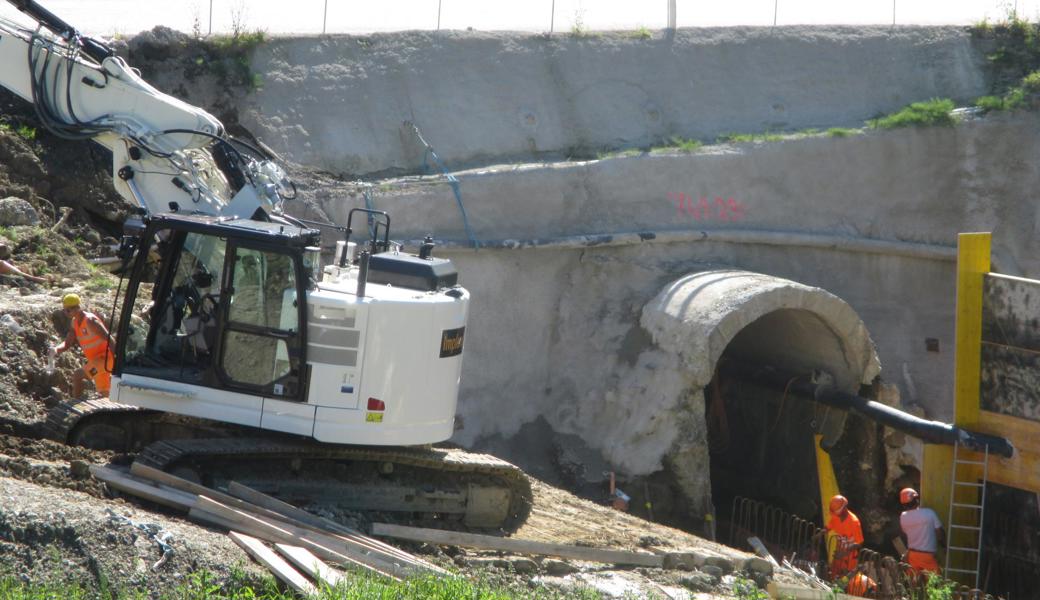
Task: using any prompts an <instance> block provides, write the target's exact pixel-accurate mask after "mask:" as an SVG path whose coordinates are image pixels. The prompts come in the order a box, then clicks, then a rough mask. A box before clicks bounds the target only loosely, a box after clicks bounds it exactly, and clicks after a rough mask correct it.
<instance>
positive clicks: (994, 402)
mask: <svg viewBox="0 0 1040 600" xmlns="http://www.w3.org/2000/svg"><path fill="white" fill-rule="evenodd" d="M982 289H983V301H982V380H981V382H980V386H979V388H980V395H981V397H980V404H981V407H982V408H983V409H985V410H989V411H993V412H998V413H1001V414H1005V415H1011V416H1014V417H1021V418H1023V419H1032V420H1034V421H1040V281H1036V280H1033V279H1023V278H1020V277H1006V276H1000V275H989V276H987V277H986V278H985V279H984V283H983V288H982Z"/></svg>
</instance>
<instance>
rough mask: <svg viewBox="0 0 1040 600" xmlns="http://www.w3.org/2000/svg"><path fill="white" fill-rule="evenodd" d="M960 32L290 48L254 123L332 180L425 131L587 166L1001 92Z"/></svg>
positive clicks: (311, 41)
mask: <svg viewBox="0 0 1040 600" xmlns="http://www.w3.org/2000/svg"><path fill="white" fill-rule="evenodd" d="M985 65H986V62H985V58H984V53H983V52H979V51H977V50H976V49H975V48H974V47H973V41H972V39H971V37H970V35H969V34H968V33H967V31H966V30H965V29H964V28H961V27H899V28H889V27H816V28H810V27H780V28H725V29H685V30H679V31H678V32H677V33H676V34H675V35H674V36H665V35H664V34H661V33H658V34H656V35H655V36H654V37H653V38H652V39H642V38H639V37H635V36H632V35H626V34H623V33H607V34H602V35H600V34H596V35H594V36H588V37H575V36H571V35H554V36H552V37H548V38H547V37H545V36H542V35H530V34H515V33H498V34H495V33H477V32H457V31H456V32H448V31H445V32H411V33H400V34H388V35H373V36H368V37H353V36H332V37H322V38H306V39H277V40H274V41H273V42H272V43H270V44H266V45H264V46H262V47H261V48H260V50H259V51H258V52H257V54H256V55H255V57H254V59H253V63H252V69H253V71H254V72H255V73H258V74H259V75H260V76H261V77H262V78H263V87H262V88H261V89H260V90H258V91H257V92H256V93H254V94H250V95H248V96H247V97H245V98H244V99H243V103H241V104H240V105H239V106H238V107H237V108H238V110H239V113H240V115H239V118H240V120H241V122H242V123H243V124H244V125H246V126H247V127H248V128H250V129H251V130H252V131H253V132H254V133H256V134H257V135H259V136H260V137H262V138H263V139H264V141H265V142H266V143H268V144H269V145H270V146H272V147H273V148H274V149H275V150H277V151H278V152H280V153H282V154H284V155H285V156H287V157H289V158H291V159H292V160H294V161H297V162H300V163H303V164H307V165H310V166H315V167H319V168H322V169H327V170H329V171H332V172H334V173H349V174H364V173H372V172H386V171H392V170H399V171H409V172H414V171H415V170H416V169H417V168H419V167H420V166H421V165H422V163H423V150H424V149H423V147H422V146H420V145H419V144H418V142H417V141H416V138H415V136H414V134H413V133H412V132H411V130H409V129H407V128H405V127H403V126H402V124H403V123H404V122H405V121H410V122H413V123H415V124H417V125H418V126H419V128H420V129H421V130H422V132H423V135H424V136H425V138H426V140H427V141H428V142H429V143H430V144H432V145H433V146H434V147H435V148H436V149H437V151H438V154H439V155H440V156H441V158H442V159H443V160H445V161H447V162H448V163H449V164H450V165H452V166H453V167H455V168H459V167H463V166H465V165H467V164H470V163H475V162H480V163H487V162H495V161H502V160H530V159H532V158H535V157H540V156H546V155H548V156H563V157H566V156H589V155H590V154H591V155H593V156H594V155H595V153H596V151H597V150H599V149H602V148H617V147H632V146H647V145H650V144H652V143H655V142H660V141H661V140H666V139H668V138H670V137H672V136H682V137H687V138H698V139H707V140H712V139H714V138H715V137H716V136H718V135H720V134H723V133H726V132H738V133H739V132H760V131H765V130H770V129H771V130H790V129H800V128H805V127H829V126H834V125H849V124H851V125H855V126H858V125H860V124H861V123H862V122H863V121H864V120H865V119H869V118H872V117H874V116H876V115H878V114H883V113H887V112H891V111H893V110H896V109H898V108H900V107H902V106H904V105H906V104H909V103H910V102H915V101H919V100H926V99H928V98H932V97H950V98H954V99H955V100H958V101H969V100H971V99H973V98H976V97H978V96H981V95H984V94H986V93H989V92H988V83H987V77H986V74H985V71H984V69H985Z"/></svg>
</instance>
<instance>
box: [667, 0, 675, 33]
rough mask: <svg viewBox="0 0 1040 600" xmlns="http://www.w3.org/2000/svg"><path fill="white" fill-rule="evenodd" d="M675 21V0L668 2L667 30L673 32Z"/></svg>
mask: <svg viewBox="0 0 1040 600" xmlns="http://www.w3.org/2000/svg"><path fill="white" fill-rule="evenodd" d="M676 20H677V18H676V14H675V0H668V29H671V30H672V31H673V32H674V31H675V22H676Z"/></svg>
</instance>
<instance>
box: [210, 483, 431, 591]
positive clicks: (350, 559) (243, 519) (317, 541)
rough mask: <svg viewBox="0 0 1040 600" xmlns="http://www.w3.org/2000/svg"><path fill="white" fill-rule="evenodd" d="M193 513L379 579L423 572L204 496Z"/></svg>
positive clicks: (414, 567)
mask: <svg viewBox="0 0 1040 600" xmlns="http://www.w3.org/2000/svg"><path fill="white" fill-rule="evenodd" d="M197 512H205V513H209V514H211V515H215V516H218V517H220V518H222V519H224V520H226V521H227V522H228V523H231V524H232V525H234V528H235V529H240V528H241V530H242V531H245V532H246V533H248V534H250V535H255V536H257V537H260V538H262V539H266V540H268V541H271V542H278V543H286V544H293V545H300V546H303V547H305V548H307V549H308V550H310V551H312V552H314V553H315V554H317V555H318V556H320V557H321V558H324V559H326V560H333V561H335V562H338V563H341V564H346V565H348V566H352V567H355V568H364V569H369V570H372V571H375V572H377V573H380V574H382V575H386V576H393V577H407V576H409V575H414V574H416V573H419V572H424V571H423V570H422V569H420V568H418V567H416V566H414V565H404V564H401V563H391V562H387V561H386V560H385V559H384V558H383V557H380V556H374V555H372V554H371V553H366V552H362V551H359V550H358V549H357V548H354V547H349V546H346V545H344V544H343V543H341V542H340V541H339V540H336V539H335V538H330V537H329V536H325V535H322V534H319V533H316V532H314V531H310V530H306V529H300V528H297V527H294V526H292V525H289V524H285V523H281V522H274V521H270V520H268V519H265V518H263V517H260V516H257V515H251V514H249V513H247V512H244V511H240V510H237V509H233V508H231V507H228V506H225V505H223V504H221V503H219V502H216V501H215V500H211V499H209V498H206V497H205V496H200V497H199V501H198V502H197V503H196V505H195V507H194V508H193V509H192V515H195V514H196V513H197Z"/></svg>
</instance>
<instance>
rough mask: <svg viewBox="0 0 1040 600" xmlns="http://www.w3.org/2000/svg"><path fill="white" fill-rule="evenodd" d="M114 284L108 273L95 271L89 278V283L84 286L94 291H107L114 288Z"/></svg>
mask: <svg viewBox="0 0 1040 600" xmlns="http://www.w3.org/2000/svg"><path fill="white" fill-rule="evenodd" d="M113 285H114V284H113V283H112V279H111V278H109V277H108V275H106V274H104V273H99V272H95V273H94V274H93V275H91V276H90V279H88V280H87V283H86V284H84V287H86V288H87V289H88V290H90V291H92V292H105V291H108V290H110V289H112V287H113Z"/></svg>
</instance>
